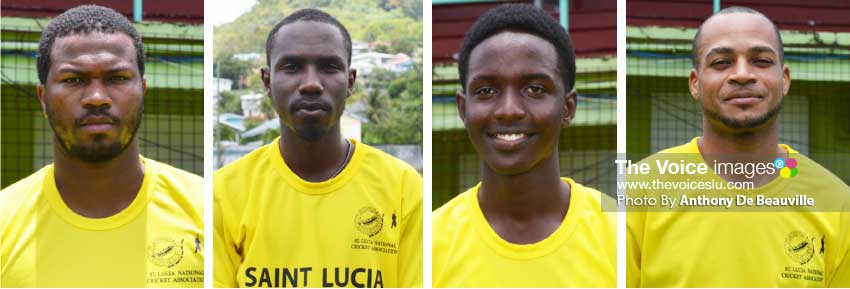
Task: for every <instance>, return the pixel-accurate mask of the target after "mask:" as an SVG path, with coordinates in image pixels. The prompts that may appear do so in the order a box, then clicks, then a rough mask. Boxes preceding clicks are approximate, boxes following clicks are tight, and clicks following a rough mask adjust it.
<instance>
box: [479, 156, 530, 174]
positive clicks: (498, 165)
mask: <svg viewBox="0 0 850 289" xmlns="http://www.w3.org/2000/svg"><path fill="white" fill-rule="evenodd" d="M484 163H485V165H487V167H488V168H489V169H490V170H491V171H493V172H494V173H496V174H498V175H502V176H514V175H519V174H523V173H526V172H528V171H530V170H531V168H532V167H533V165H532V164H531V163H527V162H519V161H509V160H495V161H486V160H485V161H484Z"/></svg>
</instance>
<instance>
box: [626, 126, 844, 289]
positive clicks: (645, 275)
mask: <svg viewBox="0 0 850 289" xmlns="http://www.w3.org/2000/svg"><path fill="white" fill-rule="evenodd" d="M698 140H699V138H694V139H693V140H692V141H691V142H689V143H687V144H684V145H681V146H678V147H674V148H670V149H667V150H664V151H661V152H659V153H657V154H654V155H652V156H650V157H649V158H647V159H645V160H643V161H642V162H645V163H646V162H654V161H655V160H664V159H668V158H674V157H673V156H674V155H687V154H691V155H692V156H693V158H696V159H698V160H699V162H703V163H704V162H705V160H704V159H703V158H702V156H701V155H700V151H699V147H698V145H697V141H698ZM780 147H782V149H784V150H785V151H787V152H788V153H789V159H790V158H794V159H795V160H796V168H797V170H798V172H799V174H797V175H796V176H794V177H788V178H786V177H778V176H777V177H776V178H775V179H773V180H772V181H770V182H769V183H767V184H765V185H762V186H760V187H758V188H752V189H729V188H725V189H716V190H713V191H712V192H709V193H708V195H717V196H734V195H740V196H749V197H753V196H783V195H786V194H791V193H793V194H797V193H804V194H808V195H811V196H813V197H814V198H813V199H814V200H818V201H826V200H829V202H831V204H827V205H821V206H816V207H810V208H807V207H805V206H800V207H784V208H783V209H781V210H770V209H768V208H763V209H754V210H746V209H723V208H719V209H710V210H703V211H700V209H698V208H679V209H676V210H671V211H666V212H664V211H658V210H632V209H631V208H630V209H629V212H628V213H627V222H626V227H627V232H628V233H627V237H626V243H627V246H626V254H627V255H626V268H627V270H626V280H627V281H626V283H627V284H626V285H627V286H628V287H850V256H848V249H850V211H848V210H847V209H848V208H850V207H848V204H850V202H848V201H850V188H848V186H847V185H846V184H844V183H843V182H842V181H841V180H840V179H839V178H837V177H836V176H834V175H833V174H831V173H830V172H829V171H827V170H826V169H825V168H823V167H821V166H820V165H818V164H817V163H815V162H814V161H812V160H811V159H809V158H807V157H805V156H803V155H801V154H799V153H798V152H797V151H794V150H793V149H791V148H790V147H789V146H787V145H780ZM714 172H715V171H714V170H710V171H708V173H705V174H689V175H664V176H663V177H661V176H660V175H659V174H656V175H655V176H654V177H655V178H661V179H663V180H664V181H672V182H679V181H685V180H687V181H694V182H714V181H716V180H722V179H721V178H720V177H719V176H718V175H717V174H715V173H714ZM668 192H670V191H668ZM628 193H629V194H630V195H640V194H641V193H645V192H644V191H642V190H635V191H629V192H628ZM659 193H660V194H662V193H663V192H659ZM686 195H687V194H686ZM836 201H837V202H843V203H841V204H835V203H834V202H836ZM827 207H829V208H832V209H830V210H823V209H824V208H827ZM842 207H843V209H841V208H842ZM836 208H838V209H836ZM759 210H760V211H759Z"/></svg>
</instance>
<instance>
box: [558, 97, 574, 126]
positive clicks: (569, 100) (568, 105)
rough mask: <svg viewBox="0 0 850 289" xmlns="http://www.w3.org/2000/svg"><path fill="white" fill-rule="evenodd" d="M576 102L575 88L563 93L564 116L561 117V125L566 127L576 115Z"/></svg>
mask: <svg viewBox="0 0 850 289" xmlns="http://www.w3.org/2000/svg"><path fill="white" fill-rule="evenodd" d="M577 104H578V97H577V96H576V90H575V89H573V90H571V91H570V92H568V93H566V94H564V118H563V119H561V127H562V128H564V127H567V126H569V125H570V123H572V122H573V118H574V117H575V115H576V105H577Z"/></svg>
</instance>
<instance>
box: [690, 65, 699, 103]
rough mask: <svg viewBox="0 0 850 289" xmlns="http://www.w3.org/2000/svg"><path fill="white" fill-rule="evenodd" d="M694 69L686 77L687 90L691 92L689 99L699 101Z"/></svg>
mask: <svg viewBox="0 0 850 289" xmlns="http://www.w3.org/2000/svg"><path fill="white" fill-rule="evenodd" d="M697 76H698V75H697V70H696V68H692V69H691V75H690V76H688V88H689V89H690V90H691V97H693V98H694V100H696V101H699V78H697Z"/></svg>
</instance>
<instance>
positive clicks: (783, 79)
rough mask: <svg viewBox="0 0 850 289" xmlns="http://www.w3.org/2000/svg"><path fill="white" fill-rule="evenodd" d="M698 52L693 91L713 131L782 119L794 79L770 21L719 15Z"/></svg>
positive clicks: (751, 16)
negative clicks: (780, 54) (780, 116)
mask: <svg viewBox="0 0 850 289" xmlns="http://www.w3.org/2000/svg"><path fill="white" fill-rule="evenodd" d="M697 49H698V53H697V55H698V57H699V58H698V60H699V66H698V67H697V68H695V69H694V70H692V71H691V75H690V90H691V95H692V96H693V97H694V99H696V100H698V101H700V103H701V104H702V108H703V113H704V115H705V117H706V120H707V121H708V123H709V124H711V127H717V128H721V129H726V130H733V131H736V130H753V129H758V128H761V127H764V126H765V125H766V124H768V123H772V122H773V120H775V119H776V115H777V114H778V112H779V110H780V108H781V107H782V99H783V97H784V96H785V95H786V94H788V89H789V88H790V85H791V76H790V71H789V69H788V67H787V66H785V65H783V64H782V63H781V60H780V59H779V52H780V51H779V49H780V48H779V42H778V39H776V33H775V32H774V31H773V26H772V24H771V23H770V21H769V20H767V19H766V18H764V17H762V16H760V15H757V14H749V13H732V14H722V15H717V16H714V17H712V18H711V19H709V20H708V21H706V22H705V24H703V27H702V32H701V35H700V39H699V44H698V47H697Z"/></svg>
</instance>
